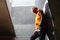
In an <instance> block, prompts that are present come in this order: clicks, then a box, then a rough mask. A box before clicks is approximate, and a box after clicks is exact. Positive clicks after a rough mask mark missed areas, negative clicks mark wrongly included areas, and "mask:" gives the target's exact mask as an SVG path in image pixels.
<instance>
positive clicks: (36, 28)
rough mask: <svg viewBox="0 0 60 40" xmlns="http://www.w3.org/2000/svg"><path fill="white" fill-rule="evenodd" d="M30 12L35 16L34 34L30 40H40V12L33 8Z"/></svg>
mask: <svg viewBox="0 0 60 40" xmlns="http://www.w3.org/2000/svg"><path fill="white" fill-rule="evenodd" d="M32 12H33V13H35V14H36V19H35V32H34V34H33V35H32V36H31V38H30V40H35V39H36V38H37V37H39V39H40V24H41V21H42V15H41V13H42V10H38V8H37V7H34V8H33V9H32Z"/></svg>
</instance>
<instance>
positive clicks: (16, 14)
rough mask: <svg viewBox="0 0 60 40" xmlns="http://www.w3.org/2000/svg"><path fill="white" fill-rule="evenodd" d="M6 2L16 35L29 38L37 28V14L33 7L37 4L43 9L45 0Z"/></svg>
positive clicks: (9, 0) (10, 0)
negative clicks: (33, 11)
mask: <svg viewBox="0 0 60 40" xmlns="http://www.w3.org/2000/svg"><path fill="white" fill-rule="evenodd" d="M6 2H7V5H8V9H9V13H10V17H11V19H12V23H13V26H14V30H15V34H16V37H17V38H20V39H21V40H29V39H30V37H31V36H32V34H33V33H34V28H35V23H34V22H35V14H33V13H32V8H33V7H35V6H37V7H38V8H39V9H42V8H43V5H44V3H45V0H6ZM17 38H16V39H17ZM46 39H47V38H46Z"/></svg>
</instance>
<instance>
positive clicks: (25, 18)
mask: <svg viewBox="0 0 60 40" xmlns="http://www.w3.org/2000/svg"><path fill="white" fill-rule="evenodd" d="M32 7H33V6H26V7H25V6H24V7H13V9H12V16H13V19H12V20H13V23H14V24H33V23H34V20H35V14H33V13H32V10H31V9H32Z"/></svg>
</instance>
